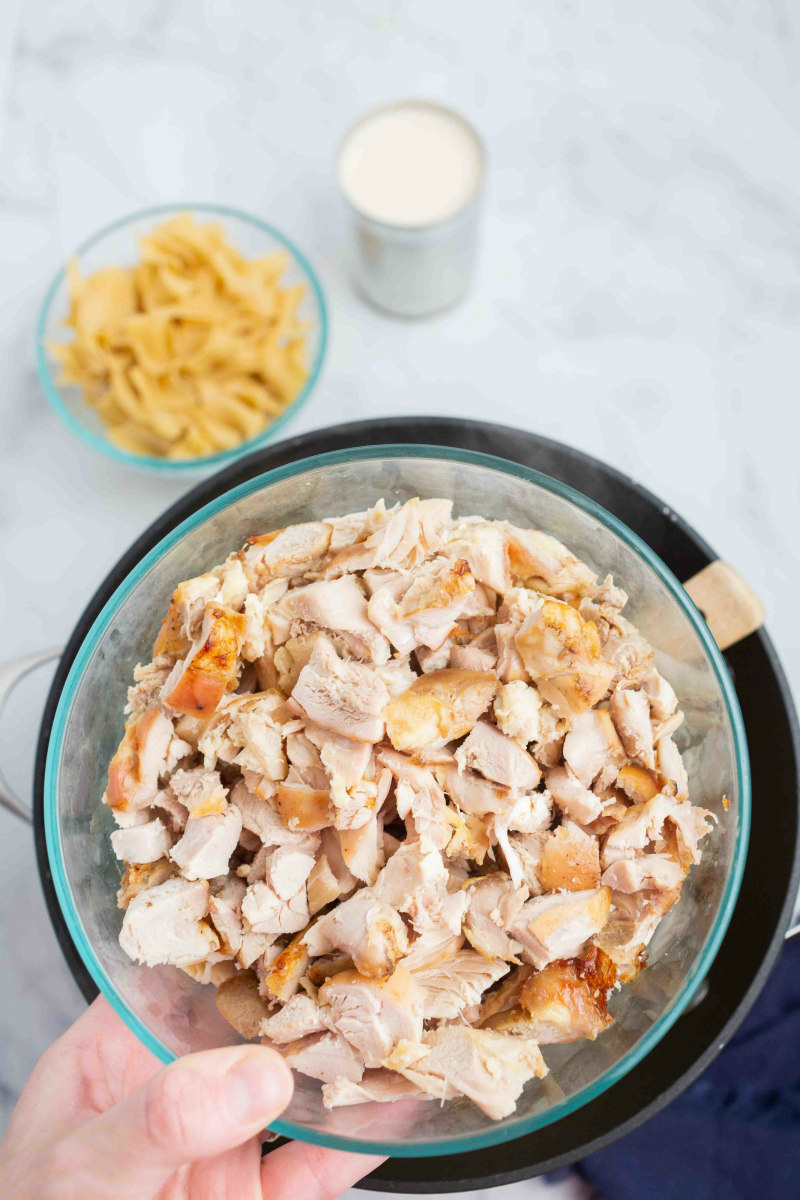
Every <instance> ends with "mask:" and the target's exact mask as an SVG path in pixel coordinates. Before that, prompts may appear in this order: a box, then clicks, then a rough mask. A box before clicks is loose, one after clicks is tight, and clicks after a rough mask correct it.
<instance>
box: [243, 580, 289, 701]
mask: <svg viewBox="0 0 800 1200" xmlns="http://www.w3.org/2000/svg"><path fill="white" fill-rule="evenodd" d="M288 586H289V581H288V579H273V580H272V581H271V582H270V583H267V584H265V585H264V587H263V588H261V590H260V591H258V592H249V593H248V594H247V596H245V599H244V605H243V611H244V615H245V618H246V625H245V631H244V641H243V642H242V658H243V659H244V660H245V661H246V662H253V663H258V662H259V660H263V659H264V658H266V657H268V656H270V655H271V654H272V653H274V638H273V635H272V627H271V623H270V617H271V616H272V611H273V606H274V605H276V604H277V603H278V601H279V600H282V599H283V597H284V596H285V594H286V590H287V588H288ZM261 686H265V685H263V684H262V685H261Z"/></svg>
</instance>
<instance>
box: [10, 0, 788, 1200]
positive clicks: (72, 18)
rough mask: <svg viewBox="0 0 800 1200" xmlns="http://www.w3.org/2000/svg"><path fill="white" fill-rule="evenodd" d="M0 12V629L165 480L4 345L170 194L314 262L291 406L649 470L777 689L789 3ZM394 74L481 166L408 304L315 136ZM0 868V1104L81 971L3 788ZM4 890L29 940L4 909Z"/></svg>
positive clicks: (27, 339)
mask: <svg viewBox="0 0 800 1200" xmlns="http://www.w3.org/2000/svg"><path fill="white" fill-rule="evenodd" d="M5 14H6V15H5V23H4V24H0V89H2V91H3V93H4V94H3V108H2V118H1V121H2V124H1V126H0V134H1V135H2V159H1V160H0V161H1V162H2V168H1V170H0V251H2V261H3V269H2V276H1V277H0V303H1V304H2V313H3V320H2V328H1V329H0V346H1V349H0V362H2V381H3V386H2V388H1V389H0V528H1V529H2V534H0V536H1V538H2V547H1V549H0V555H1V561H2V566H0V626H2V628H3V629H4V631H5V632H6V638H5V651H4V654H6V655H7V656H9V657H10V656H11V654H12V653H17V652H19V653H22V652H25V651H33V650H36V649H39V648H41V647H42V646H44V645H49V644H51V643H58V642H59V641H62V640H63V639H65V638H66V636H67V635H68V633H69V631H70V630H71V628H72V626H73V624H74V622H75V621H76V619H77V617H78V616H79V614H80V612H81V610H82V608H83V606H84V603H85V602H86V600H87V599H88V597H89V596H90V595H91V593H92V592H93V590H94V588H95V586H96V585H97V584H98V583H99V582H100V581H101V580H102V578H103V576H104V575H105V573H106V571H107V570H108V568H109V567H110V566H111V565H112V564H113V563H114V561H115V560H116V559H117V558H118V556H119V554H120V553H121V552H122V550H123V549H124V548H125V547H126V546H127V544H128V543H129V542H131V541H132V539H133V538H134V537H135V535H136V534H137V533H139V532H140V530H141V529H142V528H143V527H144V526H145V525H146V524H147V523H148V522H149V521H150V520H151V519H152V518H154V517H155V516H156V515H157V514H158V513H159V512H160V511H161V510H162V509H164V508H165V507H166V506H167V505H168V504H169V503H170V502H171V501H173V500H174V499H175V498H176V497H177V496H178V495H179V494H180V492H181V491H182V490H183V488H184V487H185V484H184V483H183V482H180V481H174V480H173V481H168V480H161V479H156V478H154V477H153V476H151V475H149V474H146V473H140V472H137V471H134V470H127V469H124V468H122V467H119V466H116V465H114V464H112V463H111V462H110V461H107V460H106V459H105V458H102V457H100V456H99V455H97V454H96V453H94V452H93V451H92V450H90V449H89V448H87V447H85V446H83V445H82V444H80V443H79V442H77V441H76V440H75V439H74V438H72V437H71V435H70V434H69V433H68V432H67V431H66V430H65V429H64V428H63V427H62V426H61V425H60V423H59V421H58V420H57V418H56V417H55V416H54V415H53V414H52V413H51V412H50V410H49V409H48V407H47V404H46V402H45V400H44V397H43V396H42V393H41V391H40V389H39V387H38V384H37V381H36V378H35V373H34V365H33V353H32V346H33V328H34V324H35V321H36V317H37V311H38V308H39V305H40V303H41V300H42V294H43V291H44V288H45V286H46V284H47V282H48V281H49V279H50V277H51V275H52V274H53V273H54V271H55V270H56V268H57V267H58V266H60V265H61V263H62V262H63V260H64V258H65V256H66V255H67V254H68V253H69V251H70V250H71V249H72V248H73V247H74V246H75V244H76V243H77V242H79V241H81V240H82V239H83V238H85V237H86V236H87V235H89V234H90V233H92V232H93V231H94V230H95V229H97V228H98V227H99V226H101V225H103V224H105V223H107V222H108V221H110V220H112V219H114V218H116V217H118V216H121V215H124V214H125V213H127V212H129V211H130V210H133V209H135V208H137V207H142V206H145V205H149V204H153V203H158V202H165V201H173V200H177V201H181V200H192V199H195V200H215V201H220V202H227V203H230V204H234V205H236V206H239V207H242V208H245V209H249V210H251V211H253V212H255V213H258V214H261V215H262V216H263V217H265V218H266V219H267V220H269V221H270V222H272V223H273V224H275V225H277V226H279V227H281V228H283V229H285V230H286V231H287V232H288V233H289V234H290V235H291V236H293V237H294V238H295V240H296V241H297V242H298V243H299V244H300V245H301V246H302V247H303V248H305V250H306V251H307V252H308V254H309V255H310V257H311V259H312V261H313V262H314V263H315V264H316V266H317V267H318V268H319V271H320V273H321V276H322V281H323V285H324V287H325V290H326V292H327V295H328V299H329V303H330V309H331V318H332V325H331V327H332V338H331V344H330V351H329V356H328V360H327V364H326V368H325V372H324V375H323V378H322V380H321V382H320V384H319V386H318V388H317V390H316V392H315V393H314V395H313V397H312V399H311V401H310V403H309V404H308V406H307V407H306V408H305V410H304V412H303V413H302V415H301V416H300V417H299V419H298V420H297V422H296V424H295V425H294V426H292V427H291V432H301V431H303V430H304V429H310V428H313V427H315V426H320V425H324V424H328V423H331V422H339V421H347V420H352V419H356V418H359V417H364V416H381V415H394V414H402V413H411V414H414V413H434V414H453V415H463V416H474V417H484V416H487V415H489V416H491V418H492V419H495V420H498V421H503V422H505V423H507V424H511V425H515V424H516V425H519V426H523V427H525V428H528V429H532V430H536V431H539V432H542V433H544V434H546V435H548V436H550V437H553V438H556V439H560V440H563V441H566V442H571V443H573V444H575V445H577V446H579V447H581V448H582V449H584V450H587V451H589V452H590V453H592V454H595V455H597V456H599V457H600V458H603V459H605V460H606V461H607V462H609V463H612V464H613V465H614V466H616V467H618V468H621V469H622V470H623V471H626V472H628V473H629V474H631V475H633V476H634V477H636V478H638V479H640V480H641V481H642V482H644V483H645V484H647V485H648V486H649V487H650V488H651V489H653V490H654V491H655V492H657V493H658V494H659V495H661V496H662V497H663V498H664V500H665V501H666V502H667V503H668V504H670V505H672V506H673V507H674V508H675V509H676V510H677V511H678V512H679V513H681V514H683V515H684V516H685V517H687V518H688V519H689V520H690V521H691V522H692V523H693V524H694V525H695V526H696V527H697V529H698V530H700V532H701V533H702V534H703V535H704V536H705V537H706V538H707V539H708V540H709V541H710V542H711V543H712V544H713V545H714V546H715V547H716V548H717V550H718V551H719V552H720V554H721V555H722V556H723V557H724V558H726V559H728V560H729V561H730V562H732V563H734V564H735V565H736V566H737V567H738V568H739V569H740V570H741V571H742V572H743V574H744V575H745V576H746V577H747V578H748V579H749V580H750V581H751V582H752V584H753V585H754V586H755V587H756V589H757V590H758V591H759V592H760V593H761V595H762V597H763V600H764V602H765V604H766V606H767V611H768V627H769V630H770V632H771V634H772V635H773V637H774V638H775V641H776V643H777V645H778V648H779V650H780V652H781V654H782V656H783V661H784V665H785V666H786V668H787V671H788V673H789V676H790V678H791V679H792V681H793V683H794V685H795V687H797V686H798V685H800V642H799V641H798V639H797V634H796V625H795V616H794V613H793V609H792V604H791V603H790V602H789V600H790V597H794V596H795V595H796V594H797V591H798V585H800V567H799V566H798V557H797V552H796V546H797V526H798V515H800V510H799V508H798V499H799V498H798V478H799V475H798V469H797V441H798V432H799V429H798V417H797V378H798V332H797V326H798V322H799V321H800V200H798V197H799V196H800V153H799V152H798V151H799V149H800V147H798V120H797V113H798V102H799V100H800V97H799V96H798V72H799V70H800V67H799V65H798V64H800V57H798V24H800V16H798V14H797V13H796V12H794V11H793V10H792V8H791V6H789V5H787V4H784V3H781V2H780V0H774V2H773V3H760V2H758V0H745V2H744V3H741V4H738V5H736V6H729V5H721V4H718V3H716V2H715V0H707V2H705V3H702V2H691V0H675V3H672V4H670V5H649V6H645V8H642V6H641V5H640V4H638V3H637V2H636V0H616V2H614V0H611V2H598V3H595V4H592V5H587V4H580V3H579V0H561V2H560V3H557V2H554V3H548V4H544V5H541V6H537V12H536V13H532V12H531V11H530V6H528V5H524V4H523V3H521V2H520V3H514V2H511V0H495V2H494V3H493V4H492V5H491V9H490V10H488V9H486V8H485V7H484V6H478V5H472V6H466V5H459V6H455V5H454V4H449V3H445V2H443V0H433V2H431V0H426V2H425V3H423V2H422V0H407V2H406V3H402V4H401V3H399V0H396V2H393V0H341V2H340V3H339V4H336V5H327V6H324V9H323V6H317V5H300V4H294V3H291V2H290V0H278V2H276V0H272V3H269V4H262V3H258V2H257V0H247V2H240V3H238V4H222V3H213V2H208V3H204V4H202V5H201V4H198V3H192V2H190V0H176V2H174V3H163V2H159V3H154V2H151V3H144V2H141V0H140V2H138V3H136V2H134V0H131V2H130V3H114V4H108V3H101V2H98V3H96V4H90V3H84V2H82V0H69V2H67V3H63V4H60V5H57V6H56V5H51V4H47V3H46V2H45V0H28V2H27V3H25V4H24V5H23V4H21V3H15V2H13V0H12V3H11V4H10V5H8V4H7V6H6V8H5ZM409 94H415V95H424V96H429V97H433V98H437V99H442V100H445V101H447V102H450V103H453V104H455V105H456V106H458V107H459V108H461V109H462V110H463V111H464V112H465V113H466V114H468V115H469V116H470V117H472V118H473V119H474V120H475V122H476V123H477V125H478V126H479V128H480V129H481V131H482V132H483V134H484V136H485V138H486V140H487V143H488V148H489V154H490V162H491V173H490V181H489V182H490V186H489V194H488V212H487V219H486V223H485V238H484V253H483V257H482V261H481V267H480V272H479V277H478V279H477V281H476V286H475V289H474V291H473V293H472V295H471V297H470V298H469V300H468V301H467V302H466V303H464V304H463V305H462V306H461V307H460V308H458V309H457V310H455V311H453V312H451V313H449V314H447V315H445V316H442V317H440V318H437V319H434V320H430V321H426V322H421V323H411V324H408V323H405V324H404V323H400V322H395V321H392V320H389V319H387V318H385V317H382V316H379V315H377V314H376V313H374V312H372V311H370V310H369V309H368V308H366V307H364V305H363V304H362V303H361V302H360V301H359V300H358V299H357V298H356V297H355V296H354V295H353V293H352V291H351V289H350V286H349V284H348V281H347V278H346V274H345V271H344V266H343V260H342V249H341V237H340V233H341V226H340V223H339V210H338V206H337V196H336V191H335V186H334V182H333V177H332V170H331V166H332V156H333V150H334V146H335V144H336V142H337V139H338V138H339V136H340V134H341V133H342V131H343V129H344V128H345V127H346V125H347V124H348V122H349V121H350V120H351V119H352V118H353V117H354V116H355V115H356V114H358V113H359V112H361V111H362V110H363V109H364V108H365V107H367V106H368V105H371V104H374V103H378V102H380V101H383V100H387V99H392V98H395V97H397V96H404V95H409ZM9 631H13V633H12V635H11V636H9ZM44 684H45V681H44V679H41V680H36V681H34V682H32V683H31V684H30V685H29V686H28V688H27V689H26V691H25V693H24V694H22V695H21V697H20V700H19V701H18V703H16V704H15V706H14V710H13V712H12V713H11V715H10V717H9V719H8V720H6V721H5V723H4V727H3V730H2V733H0V754H2V762H3V764H4V766H5V767H6V769H7V771H8V772H9V774H11V775H12V776H13V777H14V778H15V779H16V780H17V782H18V784H19V786H20V787H21V788H23V789H26V790H27V789H28V788H29V786H30V761H31V755H32V747H33V740H34V735H35V728H36V723H37V719H38V706H39V705H40V703H41V697H42V695H43V694H44ZM0 865H2V871H0V920H1V921H2V925H1V926H0V928H1V930H2V932H0V955H2V961H3V963H4V967H5V970H4V989H3V996H2V999H0V1064H1V1065H0V1072H1V1073H0V1106H2V1109H1V1110H0V1122H1V1121H2V1114H5V1115H7V1112H8V1111H9V1108H10V1106H11V1105H12V1103H13V1100H14V1097H15V1095H16V1094H17V1092H18V1090H19V1087H20V1086H21V1083H22V1082H23V1080H24V1078H25V1077H26V1074H27V1072H28V1071H29V1069H30V1067H31V1065H32V1063H33V1061H34V1059H35V1057H36V1056H37V1055H38V1054H39V1053H40V1052H41V1050H42V1049H43V1048H44V1046H45V1045H46V1044H47V1043H48V1042H49V1041H50V1040H51V1039H52V1038H53V1037H54V1036H55V1035H56V1034H57V1033H58V1032H59V1031H60V1030H61V1029H63V1028H64V1026H65V1025H66V1023H68V1021H69V1020H70V1019H71V1018H72V1017H74V1016H75V1015H76V1014H77V1013H78V1011H79V1010H80V1008H81V1000H80V998H79V996H78V994H77V991H76V989H75V987H74V985H73V984H72V982H71V979H70V977H69V974H68V972H67V970H66V968H65V966H64V965H63V963H62V961H61V958H60V955H59V952H58V950H57V948H56V945H55V942H54V940H53V937H52V935H51V933H50V930H49V926H48V924H47V921H46V917H45V915H44V911H43V905H42V902H41V898H40V894H39V887H38V882H37V877H36V871H35V866H34V861H33V853H32V847H31V842H30V835H29V832H28V831H27V830H26V829H25V828H23V827H22V825H19V824H16V823H14V821H13V820H12V819H11V818H10V817H9V816H8V815H6V814H3V813H0ZM21 895H26V896H27V897H28V900H29V904H28V903H26V911H25V917H26V929H25V936H24V937H23V936H21V935H20V928H19V926H18V925H17V924H16V922H15V920H14V918H12V904H13V905H14V906H15V907H16V904H17V902H18V898H19V897H20V896H21ZM539 1186H540V1185H536V1184H531V1185H517V1187H515V1188H513V1189H510V1190H509V1192H508V1195H509V1196H511V1195H515V1196H516V1195H522V1194H523V1193H524V1194H525V1195H532V1194H534V1192H535V1191H537V1190H538V1187H539ZM551 1194H553V1195H554V1194H555V1193H551Z"/></svg>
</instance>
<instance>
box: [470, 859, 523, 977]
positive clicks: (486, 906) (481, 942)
mask: <svg viewBox="0 0 800 1200" xmlns="http://www.w3.org/2000/svg"><path fill="white" fill-rule="evenodd" d="M465 886H466V890H467V892H468V894H469V908H468V909H467V914H466V916H465V918H464V934H465V936H466V938H467V941H468V942H469V944H470V945H471V946H473V947H474V949H475V950H477V951H478V953H479V954H482V955H483V957H484V958H486V959H489V960H492V959H496V958H502V959H505V960H506V961H507V962H517V961H518V959H517V954H518V953H519V949H520V946H519V943H518V942H516V941H515V940H514V939H513V938H512V937H511V936H510V935H509V933H508V930H509V929H511V928H512V927H513V925H514V923H515V921H517V920H518V918H519V914H520V912H521V911H522V908H523V905H524V904H525V900H526V897H527V895H528V892H527V889H526V888H524V887H516V888H515V887H514V886H513V884H512V883H511V880H510V879H509V878H508V876H507V875H505V874H501V873H500V872H497V873H496V874H494V875H482V876H480V877H479V878H477V879H473V880H470V881H469V882H468V883H467V884H466V885H465Z"/></svg>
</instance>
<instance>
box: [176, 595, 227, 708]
mask: <svg viewBox="0 0 800 1200" xmlns="http://www.w3.org/2000/svg"><path fill="white" fill-rule="evenodd" d="M246 627H247V618H246V617H245V616H244V615H243V614H242V613H237V612H234V610H233V609H232V608H225V607H224V606H223V605H221V604H215V603H211V604H207V605H206V608H205V615H204V617H203V624H202V626H201V629H200V633H199V635H198V638H197V641H196V642H195V643H194V645H193V646H192V649H191V650H190V651H189V653H188V655H187V656H186V658H185V659H182V660H179V661H178V662H177V663H176V664H175V669H174V670H173V671H172V672H171V673H170V675H169V676H168V678H167V680H166V682H165V683H164V686H163V688H162V690H161V697H162V699H163V701H164V704H166V705H167V706H168V707H169V708H171V709H173V710H174V711H175V712H178V713H186V714H187V715H189V716H196V717H203V718H208V717H210V716H211V714H212V713H213V712H214V710H215V709H216V707H217V705H218V704H219V702H220V700H221V699H222V698H223V696H224V695H225V693H226V692H228V691H230V690H231V688H232V687H233V686H235V681H236V674H237V670H238V662H239V654H240V651H241V649H242V643H243V641H244V634H245V629H246Z"/></svg>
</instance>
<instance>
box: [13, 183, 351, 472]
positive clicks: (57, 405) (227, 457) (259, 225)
mask: <svg viewBox="0 0 800 1200" xmlns="http://www.w3.org/2000/svg"><path fill="white" fill-rule="evenodd" d="M184 212H188V213H204V214H208V215H209V216H218V217H231V218H232V219H233V220H236V221H243V222H244V223H245V224H246V225H252V226H253V227H254V228H255V229H258V230H260V231H261V232H262V233H265V234H268V235H269V236H270V237H272V238H274V239H275V241H276V242H278V243H279V244H280V245H281V246H283V248H284V250H286V251H288V253H289V254H290V255H291V256H292V258H293V259H294V261H295V262H296V263H297V265H298V266H299V267H300V269H301V270H302V271H303V273H304V274H305V276H306V278H307V280H308V284H309V286H310V288H311V292H312V294H313V296H314V299H315V300H316V303H317V308H318V310H319V338H318V342H317V352H316V355H315V358H314V362H313V364H312V365H311V367H310V369H309V373H308V379H307V380H306V382H305V383H304V384H303V386H302V388H301V389H300V391H299V392H298V393H297V395H296V396H295V398H294V400H293V401H292V402H291V404H290V405H289V407H288V408H287V409H286V410H285V411H284V412H283V413H281V415H280V416H279V417H276V418H275V420H274V421H272V422H270V424H269V425H267V426H266V428H265V429H263V430H262V431H261V433H258V434H256V435H255V437H251V438H248V439H247V440H246V441H243V442H240V443H239V444H238V445H237V446H233V447H231V449H230V450H220V451H219V452H218V453H217V454H205V455H203V456H202V457H199V458H185V459H184V458H159V457H157V456H156V455H153V454H133V453H131V451H129V450H121V449H119V447H117V446H115V445H114V443H113V442H111V441H109V439H108V438H105V437H103V436H102V435H101V434H97V433H95V432H94V431H93V430H91V429H89V428H87V426H86V425H84V424H83V422H82V421H81V420H80V419H79V418H78V417H76V416H75V415H74V413H72V412H71V411H70V409H69V408H68V407H67V405H66V404H65V403H64V401H63V399H62V398H61V390H60V387H59V385H58V384H57V383H56V381H55V379H54V377H53V372H52V371H51V370H50V362H49V359H48V354H47V346H46V344H45V340H46V334H47V326H48V323H49V320H50V309H51V307H52V304H53V300H54V298H55V295H56V292H57V291H58V289H59V287H60V286H61V284H62V282H63V281H64V279H65V278H66V274H67V266H64V267H62V268H61V270H60V271H59V272H58V274H57V275H56V277H55V279H53V281H52V283H51V284H50V286H49V288H48V289H47V292H46V293H45V298H44V301H43V302H42V308H41V312H40V313H39V320H38V322H37V325H36V372H37V374H38V376H39V383H40V384H41V387H42V390H43V391H44V394H45V396H46V397H47V399H48V401H49V403H50V405H51V407H52V408H53V409H55V411H56V412H57V413H58V415H59V417H61V419H62V421H64V423H65V424H66V425H67V426H68V427H69V428H70V429H71V430H72V432H73V433H75V434H77V435H78V437H79V438H81V439H82V440H83V441H84V442H86V444H87V445H89V446H92V447H93V448H94V449H95V450H99V451H100V452H101V454H107V455H109V457H111V458H115V459H117V461H118V462H124V463H127V464H128V465H129V466H134V467H144V468H145V469H146V470H150V471H161V472H163V473H165V474H176V473H182V472H192V471H202V470H205V469H206V468H209V467H222V466H225V465H226V464H227V463H230V462H233V461H234V459H237V458H239V457H241V456H242V455H244V454H249V453H250V452H251V451H252V450H256V449H257V448H258V447H259V446H261V445H263V444H264V443H265V442H268V441H271V440H272V439H273V438H274V437H275V435H276V434H278V433H280V431H281V430H282V429H284V428H285V426H286V425H287V424H288V423H289V421H291V420H292V419H293V418H294V417H296V416H297V414H298V413H299V412H300V410H301V409H302V408H303V406H304V405H305V403H306V401H307V400H308V397H309V396H310V395H311V392H312V391H313V389H314V387H315V386H316V383H317V380H318V379H319V374H320V371H321V370H322V364H323V362H324V359H325V351H326V349H327V345H328V308H327V305H326V303H325V296H324V293H323V291H322V286H321V284H320V282H319V279H318V278H317V274H316V272H315V271H314V268H313V267H312V266H311V264H310V262H309V261H308V259H307V258H306V256H305V254H303V252H302V250H300V249H298V247H297V246H296V245H295V244H294V242H292V241H291V240H290V239H289V238H288V237H287V236H286V234H285V233H281V232H280V230H279V229H276V228H275V227H274V225H269V224H268V223H267V222H266V221H262V220H261V219H260V217H256V216H253V214H252V213H246V212H243V211H242V210H241V209H238V208H231V207H229V206H228V205H224V204H158V205H155V206H154V207H152V208H143V209H140V210H139V211H138V212H134V213H129V214H128V216H127V217H121V218H120V219H119V220H118V221H113V222H112V223H111V224H110V225H106V226H105V227H104V228H103V229H100V230H99V231H98V232H97V233H95V234H93V235H92V236H91V237H90V238H87V239H86V241H84V242H82V243H81V244H80V246H78V247H77V249H76V250H75V252H74V254H72V255H71V257H70V260H68V261H71V260H72V259H73V258H77V259H80V256H81V255H82V254H86V253H87V252H88V251H89V250H91V249H92V248H93V247H94V246H96V245H97V243H98V242H101V241H102V240H103V238H105V237H108V235H109V234H112V233H116V231H117V230H118V229H124V228H125V227H126V226H127V225H133V224H135V223H136V222H137V221H146V220H148V219H149V218H151V217H160V216H166V215H167V214H169V213H174V214H175V215H178V214H179V213H184ZM84 403H85V402H84Z"/></svg>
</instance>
